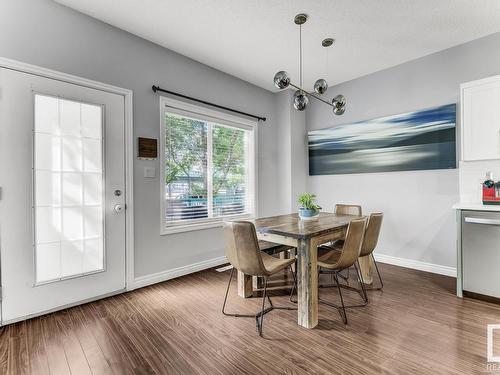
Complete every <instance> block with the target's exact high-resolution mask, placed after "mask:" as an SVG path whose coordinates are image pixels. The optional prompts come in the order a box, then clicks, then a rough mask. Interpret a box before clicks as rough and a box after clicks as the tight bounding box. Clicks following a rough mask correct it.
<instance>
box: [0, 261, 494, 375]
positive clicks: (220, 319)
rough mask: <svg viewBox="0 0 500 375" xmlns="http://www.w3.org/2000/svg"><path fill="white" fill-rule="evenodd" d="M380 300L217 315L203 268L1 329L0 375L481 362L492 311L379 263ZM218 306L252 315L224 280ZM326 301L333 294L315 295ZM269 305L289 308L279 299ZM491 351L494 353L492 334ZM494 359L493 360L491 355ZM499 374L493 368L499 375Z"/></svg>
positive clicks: (460, 369) (433, 366) (295, 370)
mask: <svg viewBox="0 0 500 375" xmlns="http://www.w3.org/2000/svg"><path fill="white" fill-rule="evenodd" d="M380 269H381V272H382V274H383V277H384V281H385V289H384V291H383V292H377V291H372V292H370V294H369V296H370V298H371V300H370V303H369V305H368V306H366V307H365V308H361V309H352V310H350V311H349V312H348V318H349V324H348V325H347V326H344V324H342V322H341V320H340V317H339V314H338V313H337V311H336V310H333V309H331V308H329V307H327V306H325V305H320V311H319V317H320V321H319V325H318V326H317V327H316V328H315V329H312V330H307V329H304V328H301V327H299V326H297V324H296V320H297V315H296V311H283V310H275V311H272V312H271V313H269V314H268V315H266V318H265V322H264V337H263V338H260V337H258V335H257V333H256V330H255V322H254V320H253V319H248V318H247V319H245V318H231V317H224V316H223V315H222V314H221V311H220V309H221V304H222V300H223V296H224V288H225V285H226V282H227V277H228V275H229V272H224V273H217V272H215V270H207V271H203V272H199V273H195V274H192V275H189V276H185V277H181V278H178V279H175V280H170V281H167V282H164V283H161V284H157V285H154V286H150V287H146V288H143V289H139V290H136V291H133V292H129V293H126V294H122V295H118V296H115V297H111V298H107V299H104V300H100V301H97V302H94V303H89V304H86V305H83V306H79V307H75V308H71V309H67V310H64V311H61V312H57V313H53V314H49V315H46V316H43V317H39V318H35V319H31V320H29V321H26V322H22V323H18V324H13V325H9V326H6V327H3V328H1V329H0V330H1V331H0V332H1V334H0V372H1V373H4V374H5V373H8V374H18V373H19V374H22V373H30V374H70V373H71V374H132V373H134V374H306V373H307V374H378V373H384V374H473V373H481V372H486V371H492V370H495V369H496V368H495V367H491V365H490V367H487V362H486V358H485V357H486V324H487V323H500V307H499V306H497V305H494V304H490V303H486V302H480V301H476V300H471V299H464V300H461V299H458V298H456V297H455V295H454V280H455V279H452V278H449V277H444V276H438V275H433V274H429V273H424V272H419V271H414V270H409V269H405V268H399V267H395V266H389V265H383V264H382V265H380ZM231 293H232V295H231V297H230V301H229V305H228V308H230V309H231V310H236V309H238V310H240V311H245V312H255V311H256V310H258V309H259V306H260V298H252V299H246V300H243V299H240V298H238V297H236V296H235V293H236V283H233V288H232V290H231ZM320 294H321V296H322V297H323V298H325V299H336V298H337V297H338V296H337V294H336V292H335V291H334V290H326V291H325V290H323V289H322V290H321V291H320ZM273 295H274V297H273V302H274V303H275V305H287V304H289V302H288V300H287V296H285V292H284V291H277V290H276V291H274V292H273ZM496 339H497V348H498V350H499V351H500V337H498V338H496ZM498 355H500V353H498ZM499 369H500V367H499Z"/></svg>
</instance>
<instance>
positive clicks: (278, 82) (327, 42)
mask: <svg viewBox="0 0 500 375" xmlns="http://www.w3.org/2000/svg"><path fill="white" fill-rule="evenodd" d="M306 21H307V14H304V13H300V14H297V15H296V16H295V18H294V20H293V22H294V23H295V24H296V25H299V51H300V54H299V83H300V85H299V86H296V85H294V84H293V83H292V81H291V79H290V75H289V74H288V73H287V72H285V71H284V70H281V71H279V72H278V73H276V74H275V75H274V85H275V86H276V87H277V88H278V89H280V90H282V89H285V88H287V87H288V86H291V87H293V88H295V89H297V91H295V94H294V95H293V107H294V108H295V109H296V110H298V111H303V110H305V109H306V108H307V105H308V103H309V97H312V98H314V99H317V100H319V101H321V102H323V103H325V104H328V105H329V106H331V107H333V113H335V114H336V115H342V114H343V113H344V112H345V107H346V103H347V101H346V98H345V96H344V95H337V96H335V97H334V98H333V99H332V102H331V103H330V102H329V101H327V100H325V99H323V98H321V97H320V96H319V95H323V94H324V93H325V92H326V90H328V83H327V82H326V81H325V80H324V79H323V78H320V79H318V80H317V81H316V82H315V83H314V92H307V91H306V90H304V89H303V88H302V25H303V24H304V23H306ZM333 42H334V40H333V39H332V38H326V39H324V40H323V41H322V42H321V45H322V46H323V47H325V48H327V47H330V46H331V45H332V44H333Z"/></svg>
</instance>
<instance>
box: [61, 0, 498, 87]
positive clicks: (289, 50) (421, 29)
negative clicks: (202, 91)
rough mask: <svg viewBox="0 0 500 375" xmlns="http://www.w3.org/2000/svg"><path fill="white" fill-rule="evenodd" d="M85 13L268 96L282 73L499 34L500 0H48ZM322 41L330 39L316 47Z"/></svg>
mask: <svg viewBox="0 0 500 375" xmlns="http://www.w3.org/2000/svg"><path fill="white" fill-rule="evenodd" d="M55 1H57V2H58V3H61V4H64V5H67V6H68V7H71V8H74V9H76V10H78V11H80V12H82V13H85V14H87V15H89V16H91V17H94V18H97V19H99V20H102V21H104V22H106V23H109V24H111V25H113V26H116V27H118V28H120V29H123V30H126V31H128V32H131V33H133V34H136V35H138V36H140V37H142V38H144V39H148V40H150V41H152V42H154V43H157V44H159V45H161V46H164V47H166V48H168V49H171V50H173V51H176V52H178V53H180V54H183V55H185V56H188V57H190V58H192V59H194V60H197V61H199V62H202V63H203V64H206V65H209V66H211V67H213V68H216V69H219V70H221V71H224V72H226V73H229V74H232V75H234V76H236V77H239V78H241V79H243V80H246V81H248V82H251V83H254V84H256V85H258V86H260V87H263V88H265V89H268V90H271V91H276V89H275V87H274V86H273V81H272V79H273V76H274V74H275V73H276V72H277V71H278V70H286V71H288V72H289V73H290V75H291V76H292V82H294V83H298V81H299V80H298V76H299V74H298V56H299V55H298V54H299V49H298V37H299V30H298V26H297V25H295V24H294V23H293V18H294V16H295V14H297V13H300V12H305V13H307V14H308V15H309V20H308V21H307V23H306V24H305V25H303V28H302V36H303V47H304V48H303V49H304V86H305V88H307V89H311V88H312V85H313V84H314V81H315V80H316V79H318V78H320V77H321V78H325V79H326V80H327V81H328V83H329V84H330V85H333V84H338V83H340V82H344V81H348V80H351V79H353V78H356V77H360V76H363V75H366V74H369V73H372V72H375V71H378V70H381V69H384V68H388V67H391V66H394V65H397V64H400V63H403V62H405V61H409V60H413V59H415V58H418V57H421V56H425V55H428V54H431V53H433V52H437V51H440V50H443V49H446V48H449V47H452V46H455V45H458V44H462V43H465V42H468V41H470V40H473V39H477V38H480V37H482V36H485V35H488V34H492V33H495V32H498V31H500V1H499V0H377V1H374V0H315V1H311V0H309V1H307V0H306V1H304V0H301V1H299V0H182V1H181V0H177V1H174V0H55ZM325 37H333V38H335V39H336V43H335V44H334V45H333V46H332V47H329V48H324V47H322V46H321V41H322V39H324V38H325Z"/></svg>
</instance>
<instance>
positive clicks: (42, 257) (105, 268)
mask: <svg viewBox="0 0 500 375" xmlns="http://www.w3.org/2000/svg"><path fill="white" fill-rule="evenodd" d="M124 112H125V111H124V96H123V95H118V94H114V93H109V92H105V91H100V90H96V89H92V88H88V87H83V86H79V85H75V84H71V83H66V82H61V81H59V80H55V79H49V78H44V77H40V76H37V75H33V74H28V73H22V72H19V71H15V70H11V69H5V68H0V187H1V197H0V249H1V282H2V302H1V303H2V306H1V311H2V322H3V323H8V322H12V321H15V320H20V319H24V318H27V317H30V316H33V315H37V314H41V313H43V312H47V311H51V310H55V309H58V308H61V307H64V306H67V305H69V304H75V303H78V302H80V301H85V300H89V299H93V298H96V297H98V296H103V295H106V294H109V293H112V292H115V291H119V290H122V289H124V288H125V211H124V210H125V207H124V205H125V194H126V192H125V152H124V148H125V143H124V142H125V139H124V129H125V127H124Z"/></svg>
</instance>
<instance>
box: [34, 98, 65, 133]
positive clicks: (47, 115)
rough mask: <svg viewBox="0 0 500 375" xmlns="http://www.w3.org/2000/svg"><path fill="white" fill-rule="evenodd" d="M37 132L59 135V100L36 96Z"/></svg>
mask: <svg viewBox="0 0 500 375" xmlns="http://www.w3.org/2000/svg"><path fill="white" fill-rule="evenodd" d="M35 131H36V132H43V133H53V134H58V133H59V99H57V98H53V97H51V96H44V95H35Z"/></svg>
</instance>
